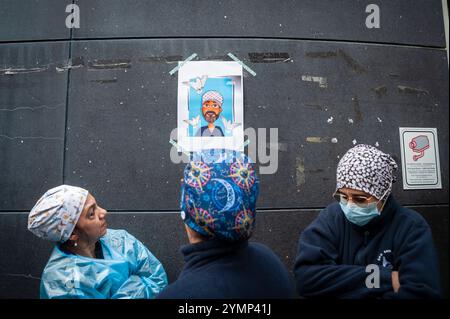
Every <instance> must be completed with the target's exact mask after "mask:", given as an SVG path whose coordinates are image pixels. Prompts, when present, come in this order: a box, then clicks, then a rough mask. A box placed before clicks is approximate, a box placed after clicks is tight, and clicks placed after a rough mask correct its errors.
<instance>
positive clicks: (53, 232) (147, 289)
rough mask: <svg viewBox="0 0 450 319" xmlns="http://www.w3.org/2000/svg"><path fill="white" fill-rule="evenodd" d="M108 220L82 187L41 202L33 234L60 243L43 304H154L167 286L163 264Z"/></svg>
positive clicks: (31, 222)
mask: <svg viewBox="0 0 450 319" xmlns="http://www.w3.org/2000/svg"><path fill="white" fill-rule="evenodd" d="M106 215H107V211H106V210H104V209H103V208H102V207H100V206H99V205H98V204H97V202H96V200H95V198H94V197H93V196H92V195H91V194H90V193H89V192H88V191H87V190H85V189H82V188H79V187H74V186H69V185H61V186H58V187H55V188H52V189H50V190H49V191H47V192H46V193H45V194H44V195H43V196H42V197H41V198H40V199H39V201H38V202H37V203H36V205H35V206H34V207H33V209H32V210H31V212H30V215H29V218H28V229H29V230H30V231H31V232H33V233H34V234H35V235H36V236H38V237H40V238H43V239H46V240H50V241H52V242H55V243H56V246H55V248H54V250H53V252H52V254H51V256H50V259H49V261H48V262H47V265H46V266H45V269H44V272H43V274H42V278H41V288H40V296H41V298H43V299H53V298H101V299H109V298H153V297H155V295H157V294H158V293H159V292H160V291H161V290H162V289H163V288H164V287H165V286H166V285H167V276H166V273H165V271H164V268H163V266H162V265H161V263H160V262H159V261H158V259H156V257H155V256H153V255H152V253H151V252H150V251H149V250H148V249H147V248H146V247H145V246H144V245H143V244H142V243H141V242H140V241H139V240H137V239H136V238H134V237H133V236H131V235H130V234H129V233H127V232H126V231H125V230H113V229H108V228H107V225H108V224H107V222H106Z"/></svg>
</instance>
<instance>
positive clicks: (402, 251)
mask: <svg viewBox="0 0 450 319" xmlns="http://www.w3.org/2000/svg"><path fill="white" fill-rule="evenodd" d="M369 264H376V265H378V266H379V271H380V272H379V273H380V277H379V278H380V281H379V284H380V285H379V286H380V287H379V288H368V287H367V286H366V278H367V277H368V276H369V275H373V274H375V273H374V271H373V270H372V269H367V271H368V272H366V266H367V265H369ZM392 271H398V272H399V280H400V289H399V291H398V293H394V291H393V288H392V279H391V272H392ZM294 272H295V277H296V283H297V290H298V293H299V294H300V295H301V296H304V297H332V298H386V299H387V298H408V299H409V298H439V297H440V288H439V269H438V262H437V257H436V252H435V249H434V245H433V239H432V236H431V231H430V228H429V226H428V224H427V222H426V221H425V219H424V218H423V217H422V216H421V215H420V214H418V213H417V212H415V211H414V210H411V209H408V208H404V207H402V206H401V205H399V204H398V203H397V202H396V200H395V199H394V198H393V196H392V195H391V196H390V197H389V198H388V201H387V202H386V205H385V207H384V209H383V210H382V212H381V215H380V216H377V217H375V218H374V219H373V220H371V221H370V222H369V223H368V224H367V225H365V226H363V227H360V226H357V225H355V224H353V223H351V222H349V221H348V220H347V219H346V217H345V215H344V213H343V212H342V210H341V208H340V206H339V204H338V203H337V202H336V203H333V204H331V205H329V206H328V207H327V208H325V209H324V210H322V212H321V213H320V214H319V216H318V217H317V219H316V220H315V221H314V222H312V223H311V225H310V226H308V227H307V228H306V229H305V230H304V231H303V233H302V234H301V236H300V241H299V247H298V256H297V259H296V262H295V271H294ZM369 282H372V283H374V281H373V280H372V278H370V279H369Z"/></svg>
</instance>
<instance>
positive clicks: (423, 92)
mask: <svg viewBox="0 0 450 319" xmlns="http://www.w3.org/2000/svg"><path fill="white" fill-rule="evenodd" d="M397 88H398V91H399V92H400V93H409V94H417V95H429V94H430V92H428V91H427V90H423V89H418V88H413V87H410V86H405V85H397Z"/></svg>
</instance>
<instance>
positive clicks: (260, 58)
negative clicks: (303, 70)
mask: <svg viewBox="0 0 450 319" xmlns="http://www.w3.org/2000/svg"><path fill="white" fill-rule="evenodd" d="M248 57H249V59H250V62H252V63H277V62H289V61H292V59H291V57H290V56H289V53H287V52H250V53H249V54H248Z"/></svg>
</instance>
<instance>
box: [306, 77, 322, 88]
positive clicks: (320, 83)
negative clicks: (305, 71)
mask: <svg viewBox="0 0 450 319" xmlns="http://www.w3.org/2000/svg"><path fill="white" fill-rule="evenodd" d="M302 81H306V82H317V83H319V87H321V88H327V87H328V82H327V78H326V77H321V76H311V75H302Z"/></svg>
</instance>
